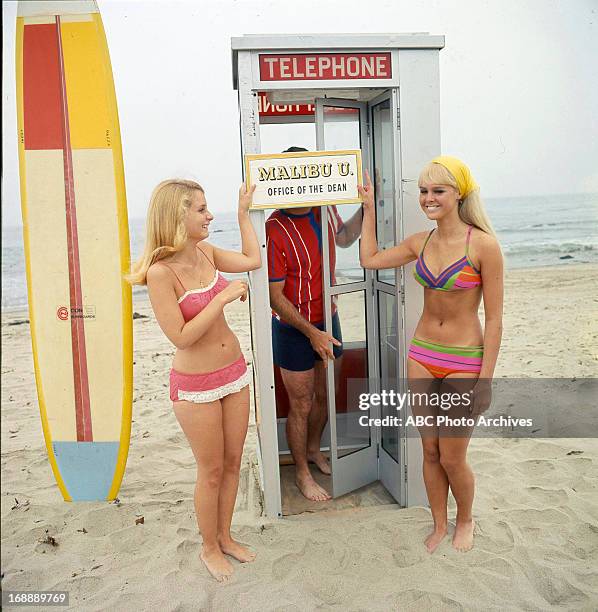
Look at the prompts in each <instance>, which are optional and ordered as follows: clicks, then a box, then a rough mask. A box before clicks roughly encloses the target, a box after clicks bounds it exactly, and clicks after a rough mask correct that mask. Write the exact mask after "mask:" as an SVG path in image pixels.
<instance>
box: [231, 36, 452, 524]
mask: <svg viewBox="0 0 598 612" xmlns="http://www.w3.org/2000/svg"><path fill="white" fill-rule="evenodd" d="M231 47H232V64H233V86H234V88H235V89H237V90H238V96H239V114H240V130H241V150H242V153H243V154H250V153H261V152H262V151H261V148H260V129H259V122H260V121H259V114H258V92H271V93H273V94H274V95H275V96H278V97H277V99H278V100H279V101H282V100H284V99H285V98H284V96H285V93H284V92H285V91H286V92H287V93H290V94H291V95H289V100H291V99H293V98H294V100H300V99H302V95H303V94H305V98H303V99H305V100H313V96H314V93H313V92H314V90H315V91H317V92H318V93H317V94H316V96H317V97H318V98H328V97H332V98H334V97H339V96H338V92H339V91H340V90H350V91H351V92H353V93H354V95H355V97H354V98H353V97H351V94H350V93H347V97H348V98H350V99H353V100H354V101H359V100H360V97H359V95H360V92H361V91H365V90H371V89H372V88H376V89H380V90H386V91H387V92H388V95H389V99H391V100H392V103H393V106H392V108H393V109H395V110H396V113H393V115H394V116H393V117H392V125H393V133H394V135H393V159H394V181H395V182H394V185H395V198H394V205H395V210H396V212H395V218H396V225H395V229H396V237H395V240H396V242H395V243H398V242H399V241H401V240H403V239H404V237H406V236H408V235H410V234H413V233H414V232H418V231H422V230H425V229H429V227H430V224H429V222H427V220H426V219H425V217H424V215H423V214H422V212H421V210H420V209H419V204H418V189H417V177H418V174H419V171H420V169H421V168H422V167H423V166H424V165H425V164H426V163H427V162H428V161H429V160H430V159H432V158H433V157H435V156H436V155H439V154H440V74H439V51H440V49H442V48H443V47H444V36H433V35H429V34H426V33H417V34H363V35H357V34H309V35H297V34H293V35H245V36H242V37H235V38H232V39H231ZM351 52H356V53H366V52H386V53H388V52H390V54H391V61H392V77H391V78H390V79H384V80H375V81H372V80H367V79H363V80H356V79H352V80H349V79H346V80H326V81H323V80H316V81H314V80H311V81H306V80H292V81H284V82H281V81H262V80H261V78H260V71H259V56H260V54H298V53H301V54H304V53H309V54H319V53H351ZM291 90H293V92H291ZM298 90H302V91H301V95H299V92H298ZM295 94H297V95H295ZM342 97H343V98H344V97H345V96H342ZM282 103H284V102H282ZM319 140H320V139H319ZM320 141H321V140H320ZM370 159H371V157H370ZM363 163H364V167H368V165H369V160H368V159H367V158H366V156H364V160H363ZM267 214H269V211H268V212H267V213H266V212H265V211H264V210H256V211H251V213H250V217H251V221H252V224H253V226H254V228H255V230H256V233H257V236H258V240H259V243H260V248H261V252H262V267H261V268H260V269H258V270H255V271H254V272H252V273H250V292H251V293H250V315H251V327H252V351H253V371H254V398H255V402H256V406H259V414H256V417H257V419H258V463H259V473H260V486H261V489H262V492H263V495H264V511H265V514H266V516H268V517H281V516H282V499H281V486H280V469H279V448H278V433H277V416H276V400H275V387H274V371H273V367H272V363H273V361H272V333H271V314H270V312H271V311H270V299H269V290H268V267H267V256H266V235H265V221H266V218H267ZM325 260H326V259H325ZM411 265H412V264H411ZM325 268H326V266H325ZM410 272H411V267H410V266H406V268H402V269H400V270H398V271H397V272H396V282H395V285H394V286H395V287H396V297H397V300H396V303H397V308H398V311H399V312H397V313H396V317H397V321H398V322H399V330H398V332H399V334H398V338H397V344H398V350H399V355H400V357H399V365H398V371H399V372H400V375H401V376H400V377H401V378H402V379H405V377H406V363H407V358H406V347H407V342H408V341H409V339H410V338H411V337H412V335H413V332H414V330H415V326H416V324H417V321H418V319H419V316H420V313H421V310H422V302H423V297H422V291H421V288H420V287H418V286H417V285H416V284H415V281H414V279H413V277H412V274H410ZM367 278H373V276H372V275H371V274H370V275H369V276H368V277H367ZM373 285H374V281H372V287H373ZM372 290H373V289H372ZM329 325H330V321H328V326H329ZM329 369H330V368H329ZM330 393H331V392H330V391H329V395H330ZM256 413H258V410H256ZM376 444H377V446H378V454H379V456H380V458H379V461H384V456H383V455H384V453H380V452H379V446H380V440H379V439H378V440H376ZM399 444H400V453H401V462H402V466H403V469H402V470H401V473H400V474H398V475H397V482H398V483H399V484H398V489H397V490H395V491H391V492H392V493H393V495H394V497H395V498H396V499H397V500H398V502H399V504H400V505H401V506H403V507H407V506H413V505H425V504H426V503H427V501H426V495H425V489H424V486H423V481H422V476H421V443H420V441H419V439H417V438H416V437H410V436H407V435H405V432H404V431H403V433H402V434H401V436H400V439H399ZM378 465H380V464H378ZM333 469H334V465H333Z"/></svg>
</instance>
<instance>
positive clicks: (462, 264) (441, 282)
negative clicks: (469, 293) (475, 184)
mask: <svg viewBox="0 0 598 612" xmlns="http://www.w3.org/2000/svg"><path fill="white" fill-rule="evenodd" d="M472 229H473V226H471V225H470V226H469V229H468V230H467V240H466V242H465V255H463V257H461V259H459V260H458V261H456V262H454V263H452V264H451V265H450V266H448V267H447V268H445V269H444V270H443V271H442V272H441V273H440V275H439V276H434V275H433V274H432V273H431V272H430V270H429V269H428V266H427V265H426V262H425V261H424V249H425V248H426V245H427V244H428V241H429V240H430V237H431V236H432V232H433V231H434V230H432V231H431V232H430V233H429V234H428V237H427V238H426V241H425V242H424V246H422V250H421V252H420V254H419V257H418V258H417V261H416V263H415V268H414V269H413V276H414V277H415V280H416V281H417V282H418V283H419V284H420V285H423V286H424V287H426V288H428V289H436V290H438V291H457V290H459V289H472V288H473V287H479V286H481V284H482V276H481V274H480V271H479V270H478V269H477V268H476V267H475V266H474V265H473V263H472V262H471V259H469V239H470V237H471V230H472Z"/></svg>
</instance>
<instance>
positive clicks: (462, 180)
mask: <svg viewBox="0 0 598 612" xmlns="http://www.w3.org/2000/svg"><path fill="white" fill-rule="evenodd" d="M432 163H433V164H440V165H441V166H444V167H445V168H446V169H447V170H448V171H449V172H450V173H451V174H452V175H453V176H454V177H455V180H456V181H457V187H458V188H459V193H460V194H461V197H462V198H466V197H467V196H468V195H469V194H470V193H471V192H472V191H475V190H476V189H478V184H477V183H476V182H475V180H474V179H473V176H471V171H470V170H469V168H468V167H467V166H466V165H465V164H464V163H463V162H462V161H461V160H460V159H457V158H456V157H450V156H449V155H440V156H438V157H435V158H434V159H433V160H432Z"/></svg>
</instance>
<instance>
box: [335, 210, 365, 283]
mask: <svg viewBox="0 0 598 612" xmlns="http://www.w3.org/2000/svg"><path fill="white" fill-rule="evenodd" d="M330 208H332V207H330ZM329 214H331V215H334V217H335V220H334V222H333V226H334V227H335V228H337V230H336V237H335V239H336V265H335V270H334V272H335V274H334V278H333V279H331V284H332V286H336V285H345V284H347V283H359V282H361V281H363V280H364V270H363V268H362V267H361V265H360V264H359V236H360V234H361V220H362V214H361V204H343V205H342V206H335V207H334V210H330V212H329Z"/></svg>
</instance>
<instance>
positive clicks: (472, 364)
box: [408, 338, 484, 378]
mask: <svg viewBox="0 0 598 612" xmlns="http://www.w3.org/2000/svg"><path fill="white" fill-rule="evenodd" d="M408 356H409V357H410V358H411V359H413V361H417V363H421V364H422V365H423V366H424V368H426V370H428V372H430V374H432V376H434V378H445V377H446V376H448V375H449V374H456V373H460V372H467V373H474V374H475V373H479V372H480V370H481V369H482V357H483V356H484V347H483V346H445V345H443V344H435V343H434V342H427V341H426V340H419V339H418V338H413V340H412V341H411V345H410V346H409V355H408Z"/></svg>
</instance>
